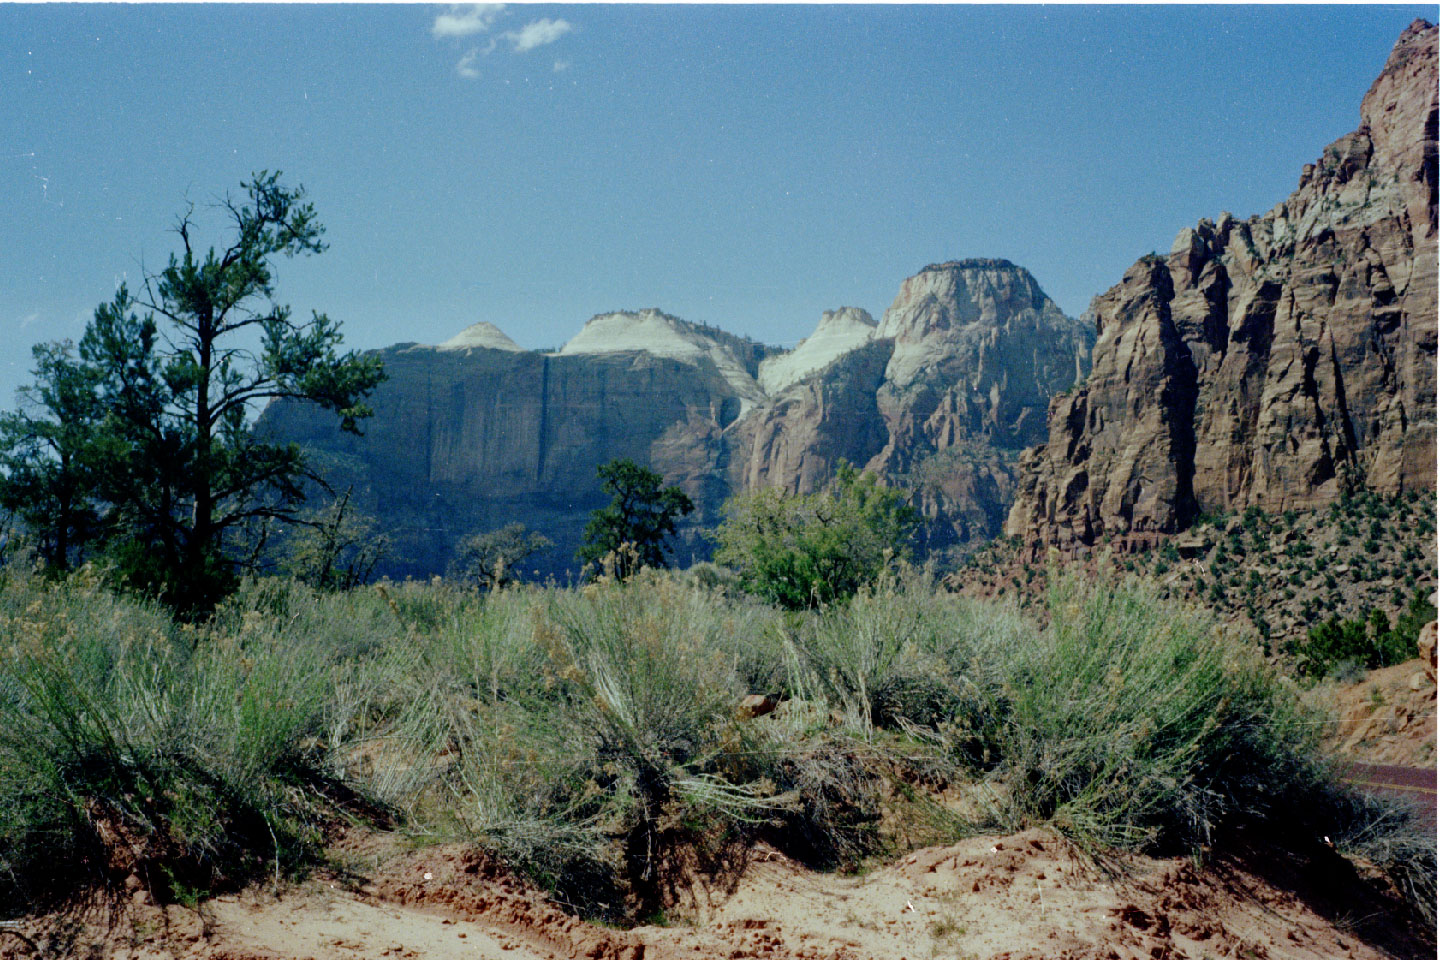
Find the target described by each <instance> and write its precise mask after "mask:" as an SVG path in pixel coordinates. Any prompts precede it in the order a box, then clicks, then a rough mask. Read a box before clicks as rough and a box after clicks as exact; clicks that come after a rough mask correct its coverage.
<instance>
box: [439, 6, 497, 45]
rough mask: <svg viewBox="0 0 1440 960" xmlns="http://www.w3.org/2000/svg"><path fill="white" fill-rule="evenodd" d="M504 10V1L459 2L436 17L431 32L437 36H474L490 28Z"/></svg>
mask: <svg viewBox="0 0 1440 960" xmlns="http://www.w3.org/2000/svg"><path fill="white" fill-rule="evenodd" d="M504 10H505V4H503V3H469V4H457V5H455V6H452V7H451V8H450V9H449V10H448V11H446V12H445V13H442V14H440V15H439V16H438V17H436V18H435V23H434V25H433V26H431V28H430V32H431V33H432V34H434V35H435V36H436V37H469V36H474V35H475V34H477V33H484V32H485V31H486V30H489V29H490V27H491V25H492V24H494V23H495V19H496V18H497V17H499V16H500V14H501V13H502V12H504Z"/></svg>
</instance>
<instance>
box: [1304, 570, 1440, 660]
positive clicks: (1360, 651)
mask: <svg viewBox="0 0 1440 960" xmlns="http://www.w3.org/2000/svg"><path fill="white" fill-rule="evenodd" d="M1433 619H1435V608H1434V607H1433V606H1432V605H1431V604H1430V601H1429V600H1428V599H1426V597H1425V596H1424V594H1423V593H1422V592H1420V591H1418V590H1417V591H1416V592H1415V594H1414V595H1413V596H1411V598H1410V605H1409V607H1408V608H1407V609H1406V611H1405V613H1404V615H1402V616H1401V617H1400V619H1399V620H1398V621H1397V622H1396V624H1395V626H1394V628H1393V629H1392V628H1391V626H1390V620H1389V618H1388V617H1386V616H1385V613H1384V611H1382V610H1369V609H1367V610H1364V611H1362V613H1361V615H1360V616H1359V617H1358V618H1356V619H1354V620H1342V619H1341V618H1339V617H1331V618H1330V619H1329V620H1327V621H1325V622H1324V623H1322V624H1320V625H1318V626H1315V627H1311V628H1310V632H1309V634H1308V635H1307V636H1306V637H1305V639H1304V640H1300V641H1291V642H1290V643H1289V644H1287V652H1288V653H1290V654H1291V655H1292V656H1293V657H1295V662H1296V667H1297V669H1299V671H1300V672H1301V673H1302V674H1305V675H1306V676H1313V677H1323V676H1325V675H1327V674H1329V673H1331V672H1332V671H1334V670H1335V669H1337V668H1338V667H1340V666H1341V665H1342V664H1345V663H1356V664H1361V665H1363V666H1364V667H1366V668H1367V669H1371V670H1374V669H1376V668H1377V667H1388V666H1390V665H1391V664H1396V663H1403V662H1404V661H1406V660H1409V659H1410V658H1411V657H1414V656H1415V654H1416V649H1417V647H1416V641H1417V640H1418V638H1419V636H1420V628H1421V627H1422V626H1423V625H1425V624H1426V623H1429V622H1430V621H1431V620H1433Z"/></svg>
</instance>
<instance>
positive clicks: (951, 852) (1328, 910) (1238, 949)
mask: <svg viewBox="0 0 1440 960" xmlns="http://www.w3.org/2000/svg"><path fill="white" fill-rule="evenodd" d="M364 842H365V843H368V844H369V846H368V847H367V848H366V850H364V851H359V852H358V853H357V849H356V848H354V847H353V846H352V849H351V850H350V851H348V853H349V854H350V855H351V857H352V859H351V862H359V861H361V860H364V859H366V858H370V860H371V863H373V864H374V867H373V870H371V871H368V873H369V875H368V876H367V877H363V878H362V877H356V876H349V875H345V874H342V873H337V874H334V875H331V874H324V873H322V874H319V875H317V876H316V877H315V878H313V879H312V880H310V881H308V882H306V883H305V884H303V885H300V886H296V887H292V888H288V889H284V890H282V892H281V894H280V895H279V896H278V897H277V896H275V895H274V894H273V893H272V892H270V891H265V890H250V891H246V892H244V893H241V894H238V895H234V896H226V897H220V898H217V899H214V900H209V901H206V902H205V903H204V904H203V905H202V906H201V907H200V909H199V910H198V911H196V910H192V909H187V908H184V907H178V906H170V907H166V908H164V909H163V910H162V909H159V908H156V907H154V906H151V905H149V904H148V902H147V901H146V898H145V895H144V894H143V893H136V894H134V895H133V896H132V898H131V899H130V900H128V901H126V902H125V909H124V910H123V911H121V912H120V914H118V916H117V915H115V914H110V915H109V918H108V922H106V921H105V920H104V919H102V916H104V915H103V914H102V913H101V912H99V911H96V912H94V913H92V914H89V915H86V916H77V915H74V914H71V915H67V916H64V917H49V918H44V919H40V920H35V921H27V922H26V923H25V924H24V926H23V928H22V929H21V930H19V931H5V930H0V957H3V958H7V960H8V958H12V957H13V958H19V957H26V958H30V957H36V956H46V957H51V956H80V957H116V958H133V960H160V958H185V960H281V958H286V960H288V958H296V960H300V958H312V960H362V958H380V957H393V958H415V957H436V958H442V960H444V958H450V957H457V958H458V957H466V958H482V960H489V958H521V960H553V958H562V957H564V958H572V957H590V958H602V960H642V958H644V960H675V958H682V957H683V958H697V957H706V958H708V957H717V958H729V960H741V958H756V960H760V958H769V960H868V958H873V960H901V958H904V960H936V958H994V960H1000V958H1006V960H1019V958H1041V957H1046V958H1063V960H1091V958H1093V960H1102V958H1103V960H1130V958H1146V960H1151V958H1154V960H1163V958H1180V957H1187V958H1196V960H1200V958H1219V957H1245V958H1255V960H1272V958H1273V960H1282V958H1318V957H1353V958H1379V957H1433V956H1435V947H1434V945H1433V943H1425V942H1423V941H1421V940H1419V939H1416V938H1414V936H1413V935H1412V934H1407V933H1406V932H1405V931H1404V930H1402V929H1400V928H1399V927H1397V926H1396V925H1395V924H1393V923H1391V922H1388V921H1386V920H1384V919H1383V917H1384V916H1385V914H1386V909H1385V903H1384V901H1383V898H1382V897H1381V896H1380V895H1379V894H1377V893H1376V892H1375V890H1374V888H1373V886H1372V885H1370V884H1369V883H1367V882H1366V881H1365V879H1364V878H1363V877H1360V876H1359V875H1357V874H1356V872H1355V870H1354V868H1353V867H1351V866H1350V864H1349V863H1348V862H1347V861H1345V860H1344V859H1343V858H1341V857H1339V856H1337V855H1335V854H1333V853H1330V852H1329V851H1327V850H1325V849H1324V848H1322V847H1319V846H1318V845H1317V848H1316V851H1315V856H1314V857H1313V858H1312V859H1311V860H1309V861H1307V862H1306V863H1303V864H1301V863H1299V862H1289V861H1286V860H1284V858H1279V859H1277V858H1275V857H1274V856H1269V857H1265V858H1256V857H1248V858H1247V857H1243V856H1225V855H1220V854H1215V855H1213V856H1212V858H1211V860H1210V862H1209V863H1208V864H1207V865H1205V866H1204V867H1203V868H1201V867H1198V866H1197V865H1196V864H1195V863H1194V862H1192V861H1191V860H1189V859H1183V858H1182V859H1172V860H1150V859H1134V860H1129V861H1125V862H1122V863H1117V864H1115V865H1114V866H1116V867H1118V868H1120V869H1121V872H1120V873H1118V874H1114V875H1106V874H1104V873H1102V872H1101V870H1100V869H1099V868H1098V867H1097V866H1096V865H1095V864H1094V863H1093V862H1092V861H1090V860H1089V859H1087V858H1085V857H1084V856H1082V855H1080V854H1079V853H1078V852H1077V851H1076V850H1074V849H1073V848H1072V847H1071V846H1070V845H1069V844H1068V843H1067V842H1066V841H1064V840H1061V839H1058V838H1056V837H1055V836H1053V835H1052V834H1050V833H1048V832H1045V831H1040V830H1032V831H1027V832H1025V833H1021V834H1017V835H1014V836H1009V837H977V838H973V839H970V840H966V841H964V842H961V843H958V844H955V845H952V846H946V847H933V848H929V849H926V850H922V851H919V852H917V853H915V854H912V855H910V856H908V857H906V858H905V859H903V860H902V861H900V862H898V863H894V864H890V865H888V866H885V867H881V868H878V869H875V870H873V871H871V872H869V873H868V874H865V875H863V876H839V875H835V874H826V873H816V872H813V871H810V870H807V869H805V868H803V867H802V866H800V865H798V864H796V863H794V862H792V861H790V860H788V859H786V858H785V857H784V856H782V855H781V854H779V853H777V852H775V851H773V850H769V849H767V848H763V847H762V848H759V849H757V850H755V851H752V852H751V854H750V859H749V862H748V864H747V865H746V868H745V870H744V872H743V875H742V876H741V877H740V879H739V880H738V882H736V883H734V884H733V885H730V886H728V887H727V888H725V889H719V888H715V887H708V886H706V885H705V884H704V883H703V882H696V883H694V884H692V886H691V887H690V888H689V890H688V892H687V893H686V894H685V895H684V896H683V897H682V900H683V901H684V902H682V903H680V904H677V905H676V906H675V907H674V908H673V909H672V910H671V911H669V912H668V914H667V916H668V924H669V925H667V926H648V927H640V928H637V929H634V930H615V929H610V928H607V927H601V926H597V925H593V924H589V923H586V922H583V921H581V920H578V919H576V918H575V917H573V916H570V915H568V914H566V913H565V912H564V911H562V910H561V909H560V908H558V907H557V906H556V905H554V904H553V903H551V902H550V901H549V900H548V899H547V898H546V897H545V896H544V895H543V894H542V893H540V892H538V891H536V890H535V889H533V888H532V887H530V886H529V885H527V884H526V883H524V882H522V881H520V880H518V879H517V878H515V877H513V876H511V875H509V874H507V873H506V872H505V871H504V870H503V869H500V868H498V867H497V866H495V865H494V864H493V863H492V862H490V861H489V860H488V859H487V858H486V857H484V856H483V855H482V854H479V853H477V852H476V851H474V850H471V849H467V848H464V847H460V846H456V845H448V846H432V847H427V848H421V849H408V850H406V849H401V848H399V847H398V846H397V845H396V843H395V842H394V841H393V840H385V839H384V838H370V839H368V840H366V841H364ZM1247 861H1248V862H1251V863H1256V862H1259V863H1261V864H1262V867H1263V869H1257V868H1254V867H1247V866H1244V865H1243V864H1244V863H1245V862H1247ZM17 934H23V937H24V938H25V939H22V937H21V936H19V935H17Z"/></svg>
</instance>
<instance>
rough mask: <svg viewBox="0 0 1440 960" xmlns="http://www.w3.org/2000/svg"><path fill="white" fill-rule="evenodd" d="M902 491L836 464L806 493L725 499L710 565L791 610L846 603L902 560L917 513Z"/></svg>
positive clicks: (762, 493)
mask: <svg viewBox="0 0 1440 960" xmlns="http://www.w3.org/2000/svg"><path fill="white" fill-rule="evenodd" d="M905 500H906V495H905V492H904V491H901V490H896V489H893V488H890V487H886V486H883V485H882V484H881V483H880V481H879V478H878V477H876V476H875V475H874V474H872V473H865V472H862V471H860V470H857V469H856V468H855V467H853V466H851V465H850V464H848V463H845V462H844V461H841V463H840V465H839V468H838V470H837V471H836V475H835V479H834V481H833V482H832V483H831V484H830V485H829V486H828V487H826V489H824V490H822V491H820V492H818V493H813V494H806V495H803V496H795V495H789V494H786V493H783V492H781V491H779V490H775V489H768V490H759V491H756V492H755V493H750V494H744V495H742V496H738V497H733V498H731V500H730V501H729V502H727V503H726V505H725V520H724V522H723V523H721V524H720V526H719V528H718V529H717V530H716V531H715V533H714V537H715V540H716V542H717V544H718V548H717V549H716V551H715V560H716V562H717V563H722V564H725V565H726V566H729V567H731V568H733V569H734V570H735V571H736V572H737V573H738V574H739V576H740V585H741V587H742V588H743V589H745V590H747V591H749V592H750V593H754V594H756V595H757V596H760V597H763V598H764V599H766V600H768V601H769V602H771V603H775V604H778V605H780V606H782V607H785V608H787V609H791V610H801V609H806V608H810V607H819V606H822V605H824V604H827V603H833V602H836V601H842V600H846V599H849V598H850V597H853V596H854V595H855V593H856V592H857V591H859V590H860V588H861V587H864V586H867V585H869V584H873V583H874V582H875V581H876V580H877V579H878V578H879V576H880V574H881V572H882V571H883V570H884V569H885V566H886V564H887V563H888V562H889V561H890V560H891V559H908V558H909V556H910V541H911V538H912V537H913V536H914V533H915V531H916V529H917V528H918V527H919V525H920V514H919V513H918V512H917V511H916V510H915V509H914V508H913V507H911V506H909V505H908V504H907V503H906V502H905Z"/></svg>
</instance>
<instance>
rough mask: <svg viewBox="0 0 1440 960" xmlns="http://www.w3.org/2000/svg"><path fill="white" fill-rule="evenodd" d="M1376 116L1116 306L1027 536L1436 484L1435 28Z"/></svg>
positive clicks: (1171, 522)
mask: <svg viewBox="0 0 1440 960" xmlns="http://www.w3.org/2000/svg"><path fill="white" fill-rule="evenodd" d="M1360 114H1361V125H1360V128H1359V129H1358V130H1357V131H1355V132H1354V133H1352V134H1350V135H1348V136H1345V137H1342V138H1340V139H1339V140H1337V141H1335V142H1334V143H1333V144H1331V145H1330V146H1329V147H1327V148H1326V149H1325V151H1324V154H1323V155H1322V156H1321V157H1320V159H1319V160H1318V161H1317V162H1316V163H1314V164H1307V165H1306V166H1305V169H1304V171H1303V172H1302V174H1301V177H1300V184H1299V187H1298V189H1297V190H1296V191H1295V192H1294V193H1293V194H1291V196H1290V197H1289V198H1288V199H1287V200H1285V201H1284V202H1283V203H1281V204H1279V205H1278V206H1276V207H1275V208H1274V209H1273V210H1271V211H1270V212H1268V213H1266V214H1264V215H1262V216H1254V217H1251V218H1249V219H1248V220H1236V219H1235V218H1233V217H1231V216H1230V215H1229V214H1224V215H1222V216H1221V217H1220V219H1219V220H1218V221H1216V222H1211V221H1209V220H1202V221H1200V223H1199V224H1198V225H1197V226H1196V227H1194V228H1190V229H1185V230H1182V231H1181V232H1180V235H1179V236H1178V237H1177V238H1176V240H1175V244H1174V246H1173V247H1172V248H1171V250H1170V253H1169V255H1168V256H1166V257H1159V256H1148V257H1144V258H1141V260H1140V261H1139V262H1137V263H1136V264H1135V265H1134V266H1133V267H1131V268H1130V270H1129V271H1128V272H1127V273H1126V274H1125V277H1124V279H1123V280H1122V281H1121V282H1120V283H1119V284H1117V285H1116V286H1114V287H1112V288H1111V289H1110V290H1109V291H1107V292H1106V293H1105V294H1103V295H1102V296H1100V297H1098V298H1096V300H1095V302H1094V305H1093V307H1092V313H1093V314H1094V316H1095V320H1096V324H1097V327H1098V332H1099V336H1098V339H1097V340H1096V343H1095V349H1094V362H1093V369H1092V371H1091V373H1090V376H1089V378H1088V380H1087V381H1086V382H1085V383H1084V385H1083V386H1081V387H1080V388H1079V389H1077V390H1075V391H1073V392H1071V393H1068V394H1065V395H1062V396H1058V397H1056V398H1055V400H1054V401H1053V402H1052V404H1051V406H1050V411H1049V426H1048V436H1047V437H1046V438H1045V442H1044V443H1043V445H1041V446H1039V447H1038V448H1036V449H1034V450H1031V451H1028V452H1027V453H1026V454H1025V455H1024V456H1023V457H1022V459H1021V469H1020V473H1021V477H1020V481H1019V483H1020V489H1019V491H1018V493H1017V496H1016V501H1015V505H1014V507H1013V509H1012V510H1011V512H1010V516H1009V519H1008V521H1007V523H1006V528H1005V529H1006V532H1007V533H1008V534H1010V535H1014V536H1020V537H1023V538H1025V539H1026V540H1027V541H1028V542H1030V543H1031V545H1032V547H1033V548H1034V550H1035V551H1036V552H1037V553H1038V552H1039V551H1040V550H1042V549H1044V548H1046V547H1048V546H1058V547H1061V548H1064V549H1073V548H1078V547H1082V546H1084V545H1088V544H1091V543H1093V542H1094V541H1095V540H1096V538H1098V537H1100V536H1102V535H1112V536H1118V537H1120V538H1121V539H1122V541H1129V542H1135V543H1139V542H1144V541H1146V540H1148V539H1153V538H1154V537H1155V536H1157V535H1159V534H1163V533H1170V532H1174V531H1178V530H1181V529H1184V528H1185V527H1186V526H1187V525H1188V524H1189V523H1190V521H1191V520H1192V519H1193V518H1194V517H1195V516H1196V515H1197V514H1199V513H1203V512H1213V511H1229V510H1236V509H1243V508H1245V507H1248V506H1252V505H1253V506H1258V507H1261V508H1263V509H1265V510H1271V511H1274V510H1285V509H1288V508H1292V507H1294V508H1305V507H1314V506H1318V505H1322V504H1325V503H1328V502H1330V501H1331V500H1333V499H1335V498H1336V497H1338V496H1339V495H1340V493H1341V492H1342V491H1343V489H1345V487H1346V485H1347V484H1357V483H1358V484H1364V485H1365V486H1367V487H1369V488H1371V489H1373V490H1376V491H1379V492H1382V493H1393V492H1396V491H1400V490H1409V489H1416V488H1423V489H1434V487H1435V479H1436V475H1435V452H1436V447H1435V441H1436V419H1435V391H1436V380H1435V354H1436V309H1437V304H1436V273H1437V261H1436V256H1437V249H1436V28H1435V27H1434V26H1432V25H1431V24H1428V23H1425V22H1424V21H1416V22H1415V23H1414V24H1412V25H1411V26H1410V27H1409V28H1408V29H1407V30H1406V31H1405V32H1404V33H1403V34H1402V35H1401V37H1400V40H1399V42H1398V43H1397V44H1396V45H1395V48H1394V51H1393V52H1392V53H1391V55H1390V59H1389V61H1388V62H1387V63H1386V65H1385V68H1384V70H1383V71H1382V73H1381V74H1380V77H1379V79H1377V80H1376V81H1375V83H1374V85H1373V86H1372V87H1371V88H1370V91H1369V93H1367V94H1366V96H1365V99H1364V102H1363V103H1362V105H1361V110H1360Z"/></svg>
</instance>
